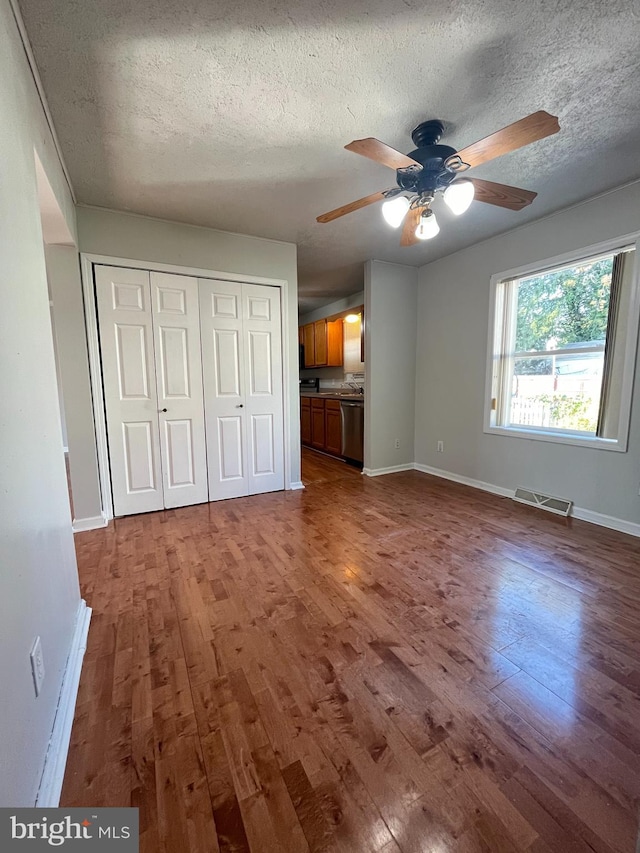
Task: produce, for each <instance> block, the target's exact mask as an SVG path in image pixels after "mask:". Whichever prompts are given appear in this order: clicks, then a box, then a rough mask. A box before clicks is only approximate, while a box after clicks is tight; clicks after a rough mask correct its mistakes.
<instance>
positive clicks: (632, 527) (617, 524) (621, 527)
mask: <svg viewBox="0 0 640 853" xmlns="http://www.w3.org/2000/svg"><path fill="white" fill-rule="evenodd" d="M414 468H415V469H416V471H422V473H423V474H432V475H433V476H434V477H441V478H442V479H444V480H453V482H454V483H462V485H464V486H472V487H473V488H474V489H482V491H484V492H491V493H492V494H494V495H500V496H501V497H504V498H512V497H513V493H514V489H504V488H503V487H502V486H495V485H494V484H493V483H484V482H483V481H482V480H472V479H471V478H470V477H463V476H462V475H461V474H453V473H452V472H451V471H443V470H441V469H440V468H431V467H430V466H429V465H421V464H420V463H418V462H416V464H415V465H414ZM571 518H577V519H578V520H579V521H588V522H590V523H591V524H598V525H599V526H600V527H608V528H609V529H610V530H618V531H620V533H628V534H629V535H630V536H639V537H640V524H636V523H635V522H633V521H625V520H624V519H623V518H614V516H612V515H605V514H604V513H602V512H595V511H594V510H592V509H584V508H583V507H579V506H575V505H574V506H573V508H572V510H571Z"/></svg>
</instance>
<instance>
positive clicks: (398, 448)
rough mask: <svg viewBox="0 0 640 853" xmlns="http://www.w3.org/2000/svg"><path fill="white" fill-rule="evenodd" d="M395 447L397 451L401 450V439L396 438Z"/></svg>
mask: <svg viewBox="0 0 640 853" xmlns="http://www.w3.org/2000/svg"><path fill="white" fill-rule="evenodd" d="M393 446H394V447H395V449H396V450H400V439H399V438H396V440H395V441H394V442H393Z"/></svg>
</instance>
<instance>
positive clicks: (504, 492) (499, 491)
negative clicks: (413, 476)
mask: <svg viewBox="0 0 640 853" xmlns="http://www.w3.org/2000/svg"><path fill="white" fill-rule="evenodd" d="M413 467H414V469H415V470H416V471H420V472H421V473H422V474H432V475H433V476H434V477H440V478H441V479H443V480H451V481H452V482H454V483H461V484H462V485H463V486H471V487H472V488H473V489H482V491H483V492H491V494H493V495H500V497H503V498H512V497H513V493H514V491H515V489H504V488H502V486H494V485H493V483H485V482H483V481H482V480H473V479H471V477H464V476H463V475H462V474H454V473H453V472H452V471H444V470H443V469H442V468H431V467H430V466H429V465H421V464H420V463H419V462H416V463H415V464H414V466H413Z"/></svg>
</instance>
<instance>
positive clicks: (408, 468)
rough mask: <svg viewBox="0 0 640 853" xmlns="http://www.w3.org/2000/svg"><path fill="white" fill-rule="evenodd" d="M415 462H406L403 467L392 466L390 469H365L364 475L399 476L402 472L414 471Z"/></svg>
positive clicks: (363, 470)
mask: <svg viewBox="0 0 640 853" xmlns="http://www.w3.org/2000/svg"><path fill="white" fill-rule="evenodd" d="M414 468H415V465H414V464H413V462H404V463H403V464H402V465H391V466H390V467H389V468H363V469H362V473H363V474H364V475H365V476H366V477H382V476H383V475H384V474H398V473H400V471H413V469H414Z"/></svg>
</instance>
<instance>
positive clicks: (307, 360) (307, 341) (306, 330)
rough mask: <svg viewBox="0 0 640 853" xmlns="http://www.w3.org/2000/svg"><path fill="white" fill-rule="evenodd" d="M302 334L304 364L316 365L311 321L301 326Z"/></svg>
mask: <svg viewBox="0 0 640 853" xmlns="http://www.w3.org/2000/svg"><path fill="white" fill-rule="evenodd" d="M303 335H304V366H305V367H315V366H316V342H315V334H314V328H313V323H309V324H308V325H307V326H303Z"/></svg>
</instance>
